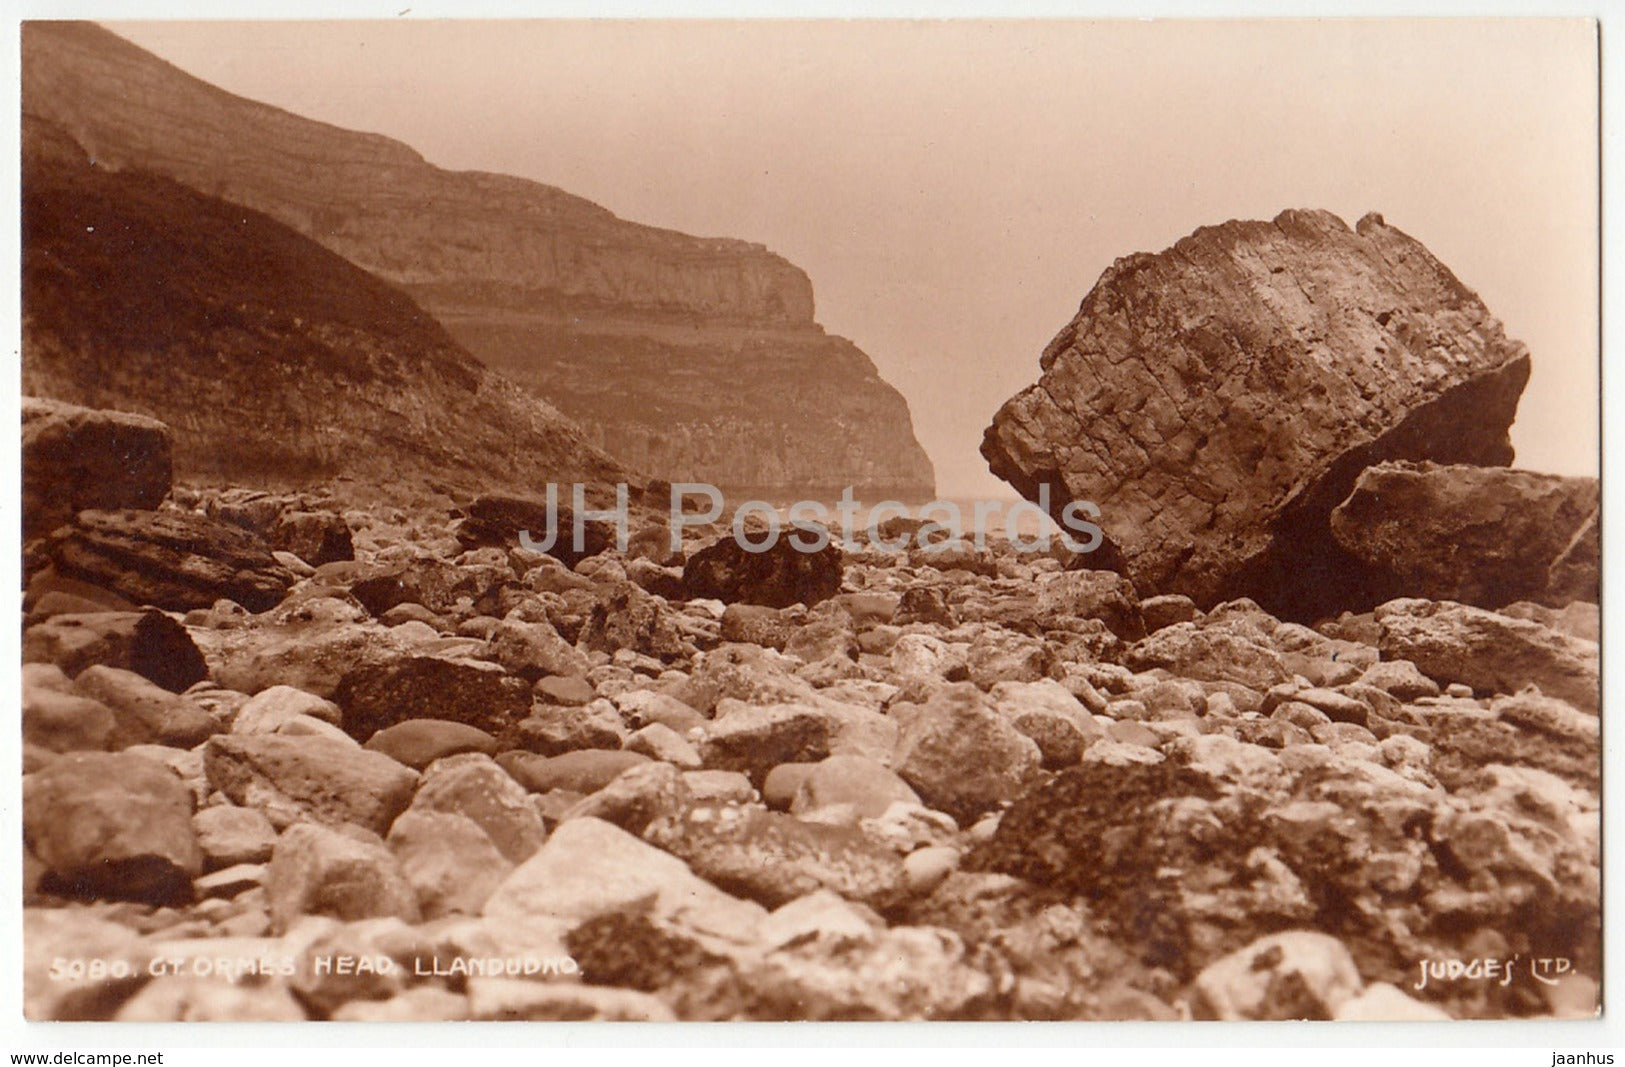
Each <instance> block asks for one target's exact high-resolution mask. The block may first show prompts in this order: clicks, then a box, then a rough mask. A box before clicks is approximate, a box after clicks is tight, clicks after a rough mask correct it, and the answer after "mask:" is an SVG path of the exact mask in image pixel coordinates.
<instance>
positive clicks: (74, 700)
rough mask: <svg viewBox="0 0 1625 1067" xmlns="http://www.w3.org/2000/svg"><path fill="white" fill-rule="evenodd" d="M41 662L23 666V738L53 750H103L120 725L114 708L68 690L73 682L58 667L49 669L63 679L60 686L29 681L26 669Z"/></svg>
mask: <svg viewBox="0 0 1625 1067" xmlns="http://www.w3.org/2000/svg"><path fill="white" fill-rule="evenodd" d="M42 666H45V665H43V664H28V665H27V666H26V667H25V669H24V671H25V673H24V679H23V701H22V722H23V741H24V742H25V743H27V744H30V745H38V746H40V747H41V748H45V749H49V750H50V751H52V752H85V751H92V752H99V751H104V750H105V749H106V748H107V747H108V743H109V741H110V740H111V739H112V737H113V734H114V731H115V729H116V727H117V722H116V720H115V719H114V718H113V712H112V711H111V710H109V709H108V707H107V705H105V704H103V703H102V702H101V701H99V700H93V699H91V698H90V697H86V696H80V695H79V694H77V693H73V692H70V691H68V686H69V684H70V683H68V680H67V678H66V676H64V675H63V674H62V672H61V671H59V670H57V669H56V668H55V667H50V668H49V669H50V670H52V671H54V672H55V673H56V675H57V676H58V677H59V678H61V679H62V685H61V686H60V687H52V688H46V687H44V686H41V685H33V684H30V683H29V678H28V673H27V672H28V671H29V670H37V669H38V668H39V667H42Z"/></svg>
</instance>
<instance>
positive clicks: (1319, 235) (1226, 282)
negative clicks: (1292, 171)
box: [982, 211, 1529, 617]
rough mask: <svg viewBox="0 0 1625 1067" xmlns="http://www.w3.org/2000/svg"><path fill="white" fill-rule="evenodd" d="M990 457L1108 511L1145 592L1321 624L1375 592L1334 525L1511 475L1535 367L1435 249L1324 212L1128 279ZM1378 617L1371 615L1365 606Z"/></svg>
mask: <svg viewBox="0 0 1625 1067" xmlns="http://www.w3.org/2000/svg"><path fill="white" fill-rule="evenodd" d="M1040 366H1041V367H1042V370H1043V374H1042V376H1041V377H1040V379H1039V381H1038V383H1037V384H1036V385H1034V386H1032V387H1030V388H1028V389H1026V390H1024V391H1023V392H1021V393H1020V394H1018V395H1017V396H1015V397H1013V398H1011V399H1010V400H1009V401H1007V402H1006V403H1005V404H1004V406H1003V407H1002V408H1000V409H999V411H998V413H997V414H996V415H995V416H994V419H993V424H992V425H991V426H990V427H989V428H988V430H987V432H986V435H985V437H984V440H983V443H982V454H983V455H984V456H985V457H986V458H987V459H988V462H989V464H990V465H991V467H992V469H993V472H994V473H995V474H997V475H999V476H1000V477H1002V478H1004V479H1006V480H1007V481H1009V482H1010V483H1011V484H1012V485H1014V486H1015V487H1016V488H1017V489H1018V490H1020V491H1021V492H1023V493H1024V494H1027V495H1029V496H1032V495H1034V494H1035V492H1036V487H1037V486H1038V485H1039V484H1041V483H1045V482H1048V483H1049V484H1050V485H1051V487H1052V488H1051V492H1052V494H1053V497H1052V507H1054V508H1055V509H1056V510H1059V509H1060V508H1061V507H1062V506H1064V505H1065V504H1066V503H1067V502H1068V501H1069V500H1073V499H1080V498H1081V499H1086V500H1092V501H1093V502H1095V503H1096V504H1098V505H1099V507H1100V508H1101V512H1102V518H1101V520H1100V525H1101V526H1102V527H1103V528H1104V529H1105V531H1106V533H1107V535H1108V536H1109V537H1110V538H1111V539H1112V541H1113V542H1114V543H1115V545H1116V547H1117V548H1118V549H1119V550H1121V554H1122V558H1123V559H1124V560H1125V561H1126V564H1125V568H1126V570H1127V572H1128V574H1129V576H1130V577H1131V578H1133V580H1134V581H1135V583H1136V585H1138V586H1139V587H1140V590H1141V592H1142V593H1150V592H1176V593H1184V594H1186V595H1189V596H1191V597H1193V598H1195V599H1196V600H1197V601H1198V602H1201V603H1204V604H1211V603H1213V602H1214V601H1216V600H1220V599H1225V598H1228V597H1234V596H1244V595H1245V596H1251V597H1253V598H1254V599H1256V600H1259V601H1260V602H1261V603H1263V604H1264V605H1265V606H1266V607H1269V608H1271V609H1272V610H1274V611H1275V612H1277V613H1282V614H1286V615H1289V616H1294V617H1313V616H1314V615H1315V614H1316V613H1317V612H1319V611H1323V610H1328V609H1330V608H1333V607H1343V606H1356V605H1357V604H1358V603H1359V601H1360V600H1361V599H1362V597H1364V598H1366V599H1369V591H1368V590H1366V588H1365V580H1366V578H1367V577H1368V576H1367V575H1366V574H1365V573H1364V571H1363V569H1362V566H1361V563H1360V561H1359V560H1357V559H1355V558H1354V557H1352V556H1350V555H1349V554H1348V553H1347V552H1345V551H1343V550H1342V549H1341V548H1340V547H1339V546H1338V545H1337V544H1336V543H1335V542H1334V541H1333V539H1332V538H1331V536H1330V533H1329V531H1328V528H1327V516H1328V515H1329V513H1330V512H1331V510H1332V509H1333V508H1334V507H1336V506H1337V505H1338V504H1339V503H1340V502H1341V501H1342V500H1343V499H1345V498H1346V497H1347V496H1348V495H1349V491H1350V489H1351V488H1352V487H1353V485H1354V481H1355V479H1356V478H1357V477H1358V475H1359V473H1360V472H1361V471H1362V470H1364V469H1365V468H1366V467H1367V466H1370V465H1371V464H1373V463H1377V462H1380V461H1383V460H1393V459H1409V460H1433V461H1435V462H1439V463H1466V464H1475V465H1506V464H1509V463H1510V462H1511V460H1512V446H1511V444H1510V442H1509V440H1508V437H1507V428H1508V426H1509V425H1510V424H1511V422H1512V419H1513V415H1514V414H1515V412H1516V411H1517V405H1518V397H1519V395H1520V393H1521V392H1522V390H1523V386H1524V383H1525V382H1526V381H1527V380H1528V376H1529V356H1528V353H1527V351H1526V350H1525V348H1524V346H1523V345H1522V344H1520V343H1519V342H1517V341H1513V340H1510V339H1509V338H1507V336H1506V334H1505V332H1504V331H1503V329H1502V327H1501V324H1500V323H1499V322H1498V321H1496V319H1495V318H1494V316H1492V315H1491V314H1490V312H1489V310H1488V309H1487V308H1485V306H1484V304H1483V303H1482V302H1481V301H1480V300H1479V299H1478V297H1477V296H1476V295H1475V294H1474V293H1473V292H1471V291H1470V290H1469V289H1467V287H1466V286H1464V285H1462V284H1461V282H1460V281H1459V280H1457V278H1456V277H1455V276H1454V275H1453V274H1451V272H1450V271H1449V269H1447V268H1446V267H1445V266H1444V265H1443V264H1442V263H1440V262H1439V261H1438V260H1437V259H1435V258H1434V257H1433V256H1432V255H1431V254H1429V252H1428V251H1427V249H1425V248H1424V247H1422V245H1421V244H1420V243H1418V242H1417V241H1415V240H1414V239H1412V238H1411V237H1409V236H1407V235H1406V234H1404V233H1401V232H1400V231H1399V230H1397V229H1395V228H1394V227H1392V226H1389V225H1387V224H1386V223H1385V222H1384V221H1383V219H1382V218H1381V217H1380V216H1378V215H1367V216H1366V217H1365V218H1363V219H1361V220H1360V223H1359V225H1358V226H1357V227H1356V228H1355V229H1353V230H1351V229H1350V228H1349V227H1348V226H1347V225H1346V224H1345V223H1344V222H1343V221H1342V220H1341V219H1339V218H1337V217H1336V216H1335V215H1331V214H1329V213H1327V212H1324V211H1287V212H1283V213H1282V214H1280V215H1278V216H1276V218H1275V219H1274V220H1273V221H1270V222H1228V223H1225V224H1224V225H1221V226H1209V227H1204V228H1202V229H1199V230H1197V231H1196V232H1195V233H1193V234H1191V235H1190V236H1189V237H1186V238H1184V239H1183V240H1181V241H1179V242H1178V243H1177V244H1175V245H1174V246H1173V247H1172V248H1170V249H1167V250H1166V251H1163V252H1160V253H1157V254H1155V255H1151V254H1144V253H1141V254H1136V255H1132V256H1128V257H1125V258H1123V259H1119V260H1118V261H1117V262H1116V263H1114V264H1113V265H1112V266H1111V267H1110V268H1108V269H1107V270H1106V272H1105V273H1104V274H1103V275H1102V276H1101V278H1100V280H1099V281H1098V282H1097V283H1096V284H1095V287H1094V288H1093V289H1092V290H1091V291H1090V292H1089V294H1088V296H1086V297H1085V298H1084V300H1083V304H1082V306H1081V308H1080V309H1079V311H1078V313H1077V315H1076V316H1075V317H1074V318H1073V320H1072V321H1071V323H1069V324H1068V325H1067V326H1066V327H1065V328H1064V329H1063V330H1062V331H1061V333H1060V334H1059V335H1058V336H1057V337H1056V338H1055V339H1054V340H1053V341H1051V342H1050V344H1049V347H1048V348H1047V349H1045V351H1044V354H1043V358H1042V360H1041V361H1040ZM1365 606H1370V605H1369V604H1366V605H1365Z"/></svg>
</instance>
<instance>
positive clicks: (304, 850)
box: [265, 823, 419, 932]
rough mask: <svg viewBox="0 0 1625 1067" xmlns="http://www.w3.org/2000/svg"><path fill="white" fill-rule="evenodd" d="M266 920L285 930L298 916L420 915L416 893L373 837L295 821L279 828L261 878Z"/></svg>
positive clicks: (407, 917) (347, 918) (346, 919)
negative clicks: (268, 865) (283, 829)
mask: <svg viewBox="0 0 1625 1067" xmlns="http://www.w3.org/2000/svg"><path fill="white" fill-rule="evenodd" d="M265 895H266V899H267V901H268V902H269V905H270V912H271V921H272V923H273V925H274V927H275V928H276V929H277V930H278V931H279V932H286V931H287V929H288V927H289V926H290V925H292V923H293V922H294V920H296V919H298V918H299V917H300V916H303V915H326V916H331V917H332V918H335V919H339V920H341V921H344V922H353V921H355V920H357V919H370V918H377V917H381V916H396V917H399V918H401V919H404V920H406V921H408V922H417V921H418V918H419V912H418V903H417V894H416V892H415V891H414V890H413V888H412V886H411V885H410V884H409V883H408V882H407V881H406V879H405V878H404V877H403V876H402V874H401V870H400V866H399V864H397V863H396V862H395V858H394V857H393V856H392V855H390V852H389V849H388V848H386V847H385V846H384V843H383V841H381V840H379V839H378V837H377V836H376V835H373V834H369V833H367V832H366V831H364V830H359V829H355V828H350V827H347V828H345V829H344V830H343V831H341V830H337V829H332V828H330V827H326V826H322V825H319V824H317V823H300V824H299V825H297V826H293V827H290V828H289V829H288V830H286V831H284V832H283V834H282V836H281V838H280V839H278V841H277V844H276V849H275V851H274V852H273V853H272V856H271V865H270V869H269V871H268V872H267V875H266V880H265Z"/></svg>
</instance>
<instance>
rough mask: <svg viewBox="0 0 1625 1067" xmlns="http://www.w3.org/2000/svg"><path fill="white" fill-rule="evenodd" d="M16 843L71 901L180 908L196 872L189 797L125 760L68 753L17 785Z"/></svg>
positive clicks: (199, 866) (148, 763) (155, 769)
mask: <svg viewBox="0 0 1625 1067" xmlns="http://www.w3.org/2000/svg"><path fill="white" fill-rule="evenodd" d="M23 838H24V840H25V841H26V842H27V844H28V847H29V849H30V850H32V852H33V853H34V855H36V856H38V857H39V859H40V860H41V861H42V862H43V863H44V864H45V866H46V867H47V868H48V869H49V871H50V876H51V879H52V880H53V882H54V884H55V885H56V886H57V888H59V889H61V890H62V891H64V892H68V893H73V894H76V895H85V896H101V897H113V898H117V899H126V900H140V901H147V902H149V903H155V904H169V903H176V902H182V901H187V900H190V899H191V896H192V879H193V878H195V877H197V876H198V875H199V874H201V873H202V871H203V851H202V850H201V849H200V848H199V847H198V841H197V834H196V832H195V831H194V830H193V828H192V792H191V790H190V789H188V788H187V787H186V785H185V783H183V782H182V781H181V780H180V778H179V777H177V776H176V775H175V773H174V772H173V771H171V770H170V769H169V768H168V767H165V766H164V765H163V764H161V763H158V762H157V761H155V760H149V759H146V758H144V757H142V756H136V755H131V754H128V753H106V752H74V753H69V754H67V755H64V756H62V757H60V758H58V759H56V760H53V761H52V762H51V763H50V764H49V765H48V766H47V767H45V769H43V770H40V771H36V772H35V773H33V774H30V775H28V776H27V777H26V778H24V779H23Z"/></svg>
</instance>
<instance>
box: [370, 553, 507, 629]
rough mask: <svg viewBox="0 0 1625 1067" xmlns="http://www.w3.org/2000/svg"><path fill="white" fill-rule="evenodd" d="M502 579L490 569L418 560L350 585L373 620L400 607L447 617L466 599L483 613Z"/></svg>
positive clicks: (383, 570) (499, 574)
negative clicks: (413, 606) (417, 606)
mask: <svg viewBox="0 0 1625 1067" xmlns="http://www.w3.org/2000/svg"><path fill="white" fill-rule="evenodd" d="M368 570H376V568H368ZM502 576H503V574H502V572H499V571H497V570H496V569H495V568H491V567H459V566H457V565H455V564H452V563H447V562H445V561H444V560H438V559H418V560H413V561H412V562H411V563H404V564H397V565H393V566H387V567H384V568H383V569H382V570H377V573H371V574H366V575H365V576H364V577H361V578H358V579H356V580H355V581H353V582H352V583H351V584H350V595H351V596H353V597H355V598H356V599H357V600H358V601H360V602H361V604H362V606H363V607H365V608H366V609H367V610H368V611H369V612H371V613H372V615H373V617H374V618H382V617H383V615H384V613H385V612H387V611H388V610H389V609H390V608H393V607H398V606H399V605H401V604H420V605H422V606H423V607H425V608H428V609H429V610H430V611H432V612H434V613H435V614H437V615H439V614H444V613H446V612H448V611H450V610H452V609H453V608H454V607H455V606H456V604H457V601H458V600H460V599H462V598H464V597H466V598H468V599H469V600H470V601H472V602H473V604H474V605H475V608H476V610H484V609H485V607H487V606H488V604H487V601H488V600H489V598H490V596H491V594H492V591H493V587H495V586H496V585H498V584H499V582H500V581H501V579H502Z"/></svg>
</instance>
